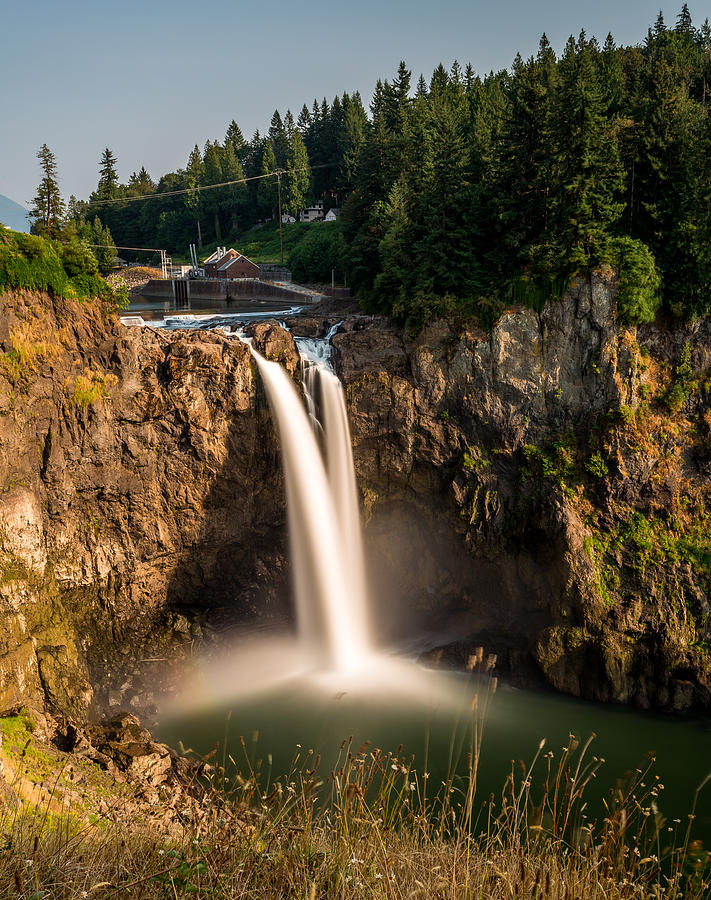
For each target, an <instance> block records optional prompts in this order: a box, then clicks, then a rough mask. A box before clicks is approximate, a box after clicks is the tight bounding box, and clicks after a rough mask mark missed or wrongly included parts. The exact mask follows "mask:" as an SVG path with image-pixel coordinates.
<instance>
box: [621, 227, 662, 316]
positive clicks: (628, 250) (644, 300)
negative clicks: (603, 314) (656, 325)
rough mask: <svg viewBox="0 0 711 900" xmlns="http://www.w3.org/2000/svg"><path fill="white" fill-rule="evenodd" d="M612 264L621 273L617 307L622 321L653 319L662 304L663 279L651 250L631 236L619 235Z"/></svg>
mask: <svg viewBox="0 0 711 900" xmlns="http://www.w3.org/2000/svg"><path fill="white" fill-rule="evenodd" d="M612 263H613V265H614V266H615V268H616V269H617V273H618V292H617V308H618V311H619V316H620V319H621V321H622V322H625V323H627V324H630V325H639V324H642V323H643V322H653V321H654V317H655V316H656V313H657V310H658V308H659V304H660V303H661V294H660V285H661V278H660V276H659V273H658V272H657V267H656V264H655V262H654V257H653V256H652V253H651V251H650V250H649V248H648V247H646V246H645V245H644V244H643V243H642V242H641V241H638V240H635V239H634V238H631V237H619V238H616V239H615V241H614V243H613V249H612Z"/></svg>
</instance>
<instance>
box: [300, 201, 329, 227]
mask: <svg viewBox="0 0 711 900" xmlns="http://www.w3.org/2000/svg"><path fill="white" fill-rule="evenodd" d="M322 219H323V200H317V201H316V203H315V204H314V205H313V206H307V207H306V209H302V210H301V212H300V213H299V221H300V222H320V221H322Z"/></svg>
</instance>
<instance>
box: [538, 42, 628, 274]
mask: <svg viewBox="0 0 711 900" xmlns="http://www.w3.org/2000/svg"><path fill="white" fill-rule="evenodd" d="M594 52H595V51H594V48H593V49H591V47H590V45H589V43H588V42H587V41H586V39H585V35H584V33H582V34H581V36H580V38H579V39H578V42H577V44H576V42H575V41H574V40H573V38H572V37H571V38H569V40H568V43H567V45H566V48H565V52H564V54H563V57H562V59H561V62H560V79H561V82H560V91H559V95H558V102H557V111H556V120H555V143H556V147H555V152H554V163H553V176H554V184H553V198H552V200H553V203H552V214H553V228H554V235H553V238H554V244H555V245H556V246H557V248H558V252H559V253H560V254H561V256H562V258H563V260H564V263H565V264H567V265H569V266H570V267H571V269H577V268H586V267H588V266H590V265H594V264H597V263H599V262H600V261H602V260H603V259H606V258H607V251H608V246H609V236H610V233H611V231H612V230H614V228H615V226H616V225H617V223H618V222H619V220H620V218H621V215H622V211H623V208H624V204H623V203H622V191H623V186H624V173H623V170H622V164H621V161H620V154H619V147H618V144H617V138H616V134H615V130H614V129H613V127H612V124H611V122H610V121H609V120H608V118H607V116H606V109H605V102H604V98H603V94H602V88H601V84H600V78H599V73H598V70H597V66H596V60H595V58H594Z"/></svg>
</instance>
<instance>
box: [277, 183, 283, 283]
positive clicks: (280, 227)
mask: <svg viewBox="0 0 711 900" xmlns="http://www.w3.org/2000/svg"><path fill="white" fill-rule="evenodd" d="M283 172H284V170H283V169H277V170H276V177H277V194H278V197H279V246H280V247H281V264H282V266H283V265H284V235H283V234H282V230H281V229H282V221H281V176H282V174H283Z"/></svg>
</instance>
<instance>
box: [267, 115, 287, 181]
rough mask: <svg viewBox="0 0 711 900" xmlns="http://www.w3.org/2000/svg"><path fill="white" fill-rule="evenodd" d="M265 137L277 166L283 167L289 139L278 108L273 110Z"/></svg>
mask: <svg viewBox="0 0 711 900" xmlns="http://www.w3.org/2000/svg"><path fill="white" fill-rule="evenodd" d="M267 137H268V138H269V141H270V142H271V145H272V152H273V153H274V158H275V159H276V163H277V166H278V167H279V168H280V169H283V168H284V166H285V165H286V154H287V151H288V149H289V139H288V135H287V133H286V128H285V127H284V122H283V121H282V118H281V115H280V114H279V110H278V109H275V110H274V114H273V116H272V120H271V123H270V124H269V131H268V132H267Z"/></svg>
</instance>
